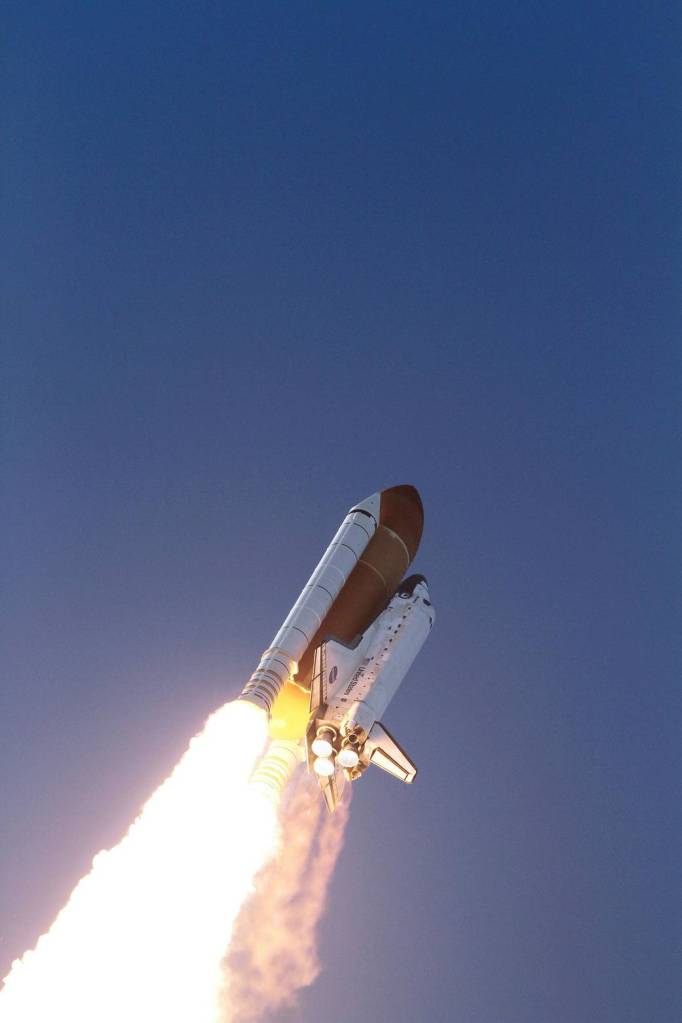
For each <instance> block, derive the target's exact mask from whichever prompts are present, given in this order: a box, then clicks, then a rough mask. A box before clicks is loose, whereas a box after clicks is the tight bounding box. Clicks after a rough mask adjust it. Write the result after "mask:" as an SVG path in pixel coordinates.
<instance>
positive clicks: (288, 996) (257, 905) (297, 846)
mask: <svg viewBox="0 0 682 1023" xmlns="http://www.w3.org/2000/svg"><path fill="white" fill-rule="evenodd" d="M346 788H347V792H348V795H347V796H346V798H345V799H344V801H343V802H342V803H341V805H340V806H339V807H338V809H337V810H336V812H335V813H334V814H332V815H331V816H329V815H328V814H327V811H326V809H325V808H324V803H323V801H322V799H321V798H320V793H319V789H318V788H317V785H313V786H312V787H311V786H310V784H308V780H307V779H306V778H305V776H303V777H299V778H298V779H297V781H296V782H294V786H293V788H292V790H291V793H290V798H289V800H288V801H287V802H286V803H285V805H284V806H283V808H282V811H281V827H282V836H281V842H280V844H279V848H278V851H277V853H276V855H275V857H274V859H272V860H271V861H270V863H269V864H268V865H267V866H266V867H265V868H264V870H263V871H262V873H261V874H260V875H259V877H258V878H257V879H256V887H255V891H254V893H253V895H252V896H251V898H250V899H249V900H248V901H247V902H246V903H245V905H244V908H243V909H242V912H241V913H240V915H239V917H238V919H237V923H236V925H235V930H234V933H233V936H232V942H231V944H230V950H229V954H228V957H227V960H226V969H227V973H228V983H227V988H226V993H225V999H224V1016H223V1019H224V1021H225V1023H227V1021H229V1023H251V1021H254V1020H259V1019H263V1018H265V1016H267V1014H268V1013H270V1012H272V1011H274V1010H276V1009H280V1008H283V1007H291V1006H293V1005H295V1002H296V996H297V993H298V992H299V991H300V989H301V988H304V987H308V986H309V985H310V984H312V983H313V981H314V980H315V979H316V977H317V976H318V974H319V972H320V964H319V959H318V952H317V927H318V924H319V921H320V917H321V916H322V913H323V911H324V908H325V904H326V899H327V890H328V887H329V882H330V880H331V876H332V873H333V871H334V867H335V865H336V861H337V858H338V855H339V852H340V851H341V846H342V844H343V838H344V832H345V827H346V823H347V820H348V812H349V804H350V786H347V787H346Z"/></svg>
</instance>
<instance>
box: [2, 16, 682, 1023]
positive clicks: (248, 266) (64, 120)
mask: <svg viewBox="0 0 682 1023" xmlns="http://www.w3.org/2000/svg"><path fill="white" fill-rule="evenodd" d="M4 35H5V42H4V51H5V52H4V61H3V65H4V69H3V72H2V74H3V97H4V98H3V101H2V112H3V119H4V127H5V132H4V134H5V138H6V141H7V143H8V145H7V146H6V151H5V158H4V160H3V169H2V176H3V193H4V196H5V202H4V203H3V213H2V236H3V242H2V247H3V250H4V254H5V257H6V265H5V270H4V272H3V288H4V294H5V302H4V313H3V320H4V327H3V331H2V333H3V336H4V341H3V346H2V385H1V386H2V406H3V425H2V461H3V473H2V475H3V510H2V533H1V535H2V552H1V553H2V564H3V572H2V575H3V582H4V586H3V596H2V601H3V618H4V621H5V630H6V641H5V642H3V645H2V646H3V649H2V654H1V655H0V657H1V661H0V672H1V675H0V679H1V689H0V700H1V704H0V796H1V798H2V807H3V822H4V823H3V827H2V829H1V832H0V920H2V924H1V926H0V967H2V972H4V969H5V967H7V966H8V965H9V962H10V961H11V959H12V958H13V957H14V956H15V955H17V954H19V953H21V952H22V951H23V950H24V948H25V947H27V946H28V945H30V944H32V943H33V941H34V940H35V937H36V936H37V934H38V933H39V932H40V931H42V930H44V929H45V928H46V927H47V926H48V925H49V923H50V921H51V919H52V918H53V916H54V914H55V912H56V911H57V909H58V908H59V907H60V905H61V904H62V903H63V902H64V900H65V898H66V896H67V895H68V893H69V891H70V890H71V888H72V886H73V884H74V883H75V882H76V880H77V879H78V878H79V877H80V876H81V875H82V874H83V872H84V871H85V870H86V869H87V867H88V865H89V862H90V859H91V857H92V855H93V853H94V852H95V851H97V850H98V849H99V848H101V847H102V846H105V845H108V844H111V843H113V842H115V841H116V840H117V839H118V837H120V835H121V834H122V832H123V831H124V830H125V828H126V827H127V824H128V823H129V821H130V820H131V819H132V817H133V815H134V814H135V812H136V810H137V808H138V806H139V804H140V803H141V801H142V800H143V799H144V798H145V797H146V796H147V795H148V794H149V793H150V792H151V791H152V789H153V788H154V787H155V785H156V784H158V782H159V781H160V780H161V779H162V778H163V777H164V776H165V775H166V774H167V773H168V771H169V769H170V768H171V767H172V765H173V764H174V763H175V761H176V760H177V758H178V756H179V755H180V754H181V752H182V750H183V749H184V747H185V744H186V742H187V740H188V738H189V737H190V736H191V735H192V734H193V733H194V732H195V731H196V730H197V729H198V728H199V727H200V725H201V723H202V721H203V720H204V718H205V717H206V716H207V714H208V713H209V712H210V711H211V710H212V709H213V708H215V707H216V706H217V705H219V704H220V703H221V702H222V701H223V700H224V699H226V698H230V697H232V696H234V695H236V694H237V692H238V691H239V689H240V688H241V685H242V684H243V682H244V680H245V679H246V678H247V677H248V675H249V674H250V672H251V671H252V670H253V667H254V665H255V663H256V662H257V659H258V656H259V654H260V652H261V650H262V649H263V648H264V647H265V645H266V644H267V643H268V642H269V640H270V638H271V636H272V635H273V633H274V632H275V630H276V628H277V627H278V625H279V623H280V621H281V620H282V618H283V617H284V615H285V614H286V612H287V610H288V609H289V607H290V605H291V603H292V602H293V600H294V598H295V597H296V595H297V594H298V592H299V590H300V588H301V585H302V584H303V583H304V582H305V580H306V578H307V576H308V574H309V572H310V570H311V569H312V567H313V566H314V564H315V563H316V561H317V559H318V557H319V555H320V553H321V552H322V550H323V549H324V547H325V546H326V544H327V543H328V541H329V539H330V537H331V535H332V534H333V532H334V531H335V529H336V527H337V525H338V523H339V521H340V519H341V518H342V517H343V514H344V513H345V511H346V509H347V508H348V507H349V506H350V505H351V504H353V503H354V502H355V501H357V500H358V499H360V498H362V497H365V496H366V495H368V494H369V493H372V492H373V491H375V490H377V489H380V488H382V487H385V486H390V485H393V484H396V483H402V482H410V483H414V484H415V485H416V486H417V487H418V488H419V489H420V491H421V493H422V496H423V500H424V504H425V510H426V525H425V532H424V539H423V543H422V548H421V551H420V553H419V555H418V557H417V560H416V562H415V568H416V570H418V571H422V572H424V573H425V574H426V575H427V576H428V579H429V583H430V587H431V592H432V596H433V600H434V603H435V605H436V608H437V614H438V620H437V625H436V628H435V629H434V632H433V634H432V636H431V638H430V639H429V642H428V643H427V645H426V647H425V648H424V651H423V652H422V654H421V656H420V658H419V659H418V661H417V662H416V664H415V666H414V668H413V669H412V671H411V674H410V676H409V678H408V680H407V682H406V684H405V685H404V687H403V689H402V690H401V691H400V693H399V695H398V697H397V698H396V700H395V702H394V704H393V705H392V706H391V708H390V710H389V713H388V715H387V724H388V727H389V728H390V729H391V731H392V732H394V734H395V735H396V737H397V738H398V739H399V740H400V741H401V742H402V743H403V744H404V745H405V747H406V748H407V749H408V750H409V752H410V753H411V754H412V755H413V756H414V759H415V760H416V762H417V763H418V765H419V767H420V775H419V779H418V784H417V785H416V786H415V787H413V788H412V789H409V788H406V787H401V786H399V785H397V784H394V783H392V781H391V780H390V779H388V778H387V777H385V776H380V777H367V779H366V780H363V782H362V783H361V785H359V786H358V788H357V791H356V798H355V800H354V805H353V813H352V820H351V823H350V828H349V835H348V840H347V845H346V848H345V850H344V852H343V855H342V858H341V861H340V864H339V867H338V870H337V874H336V878H335V881H334V886H333V891H332V897H331V905H330V909H329V913H328V916H327V918H326V919H325V922H324V925H323V929H322V934H321V943H322V956H323V961H324V963H325V971H324V973H323V974H322V976H321V978H320V979H319V981H318V982H317V984H316V985H315V987H314V988H313V989H312V990H310V991H308V992H306V993H305V995H304V996H303V998H302V1003H301V1009H300V1012H299V1013H298V1014H296V1015H295V1016H292V1017H291V1018H292V1019H294V1018H295V1019H296V1020H297V1021H298V1020H300V1021H301V1023H312V1021H314V1020H318V1019H319V1018H321V1016H322V1015H324V1018H325V1019H327V1020H329V1021H330V1023H333V1021H335V1020H339V1021H341V1020H347V1019H348V1018H356V1017H355V1016H354V1015H353V1012H354V1011H355V1010H353V1012H351V1016H350V1017H349V1015H348V1011H349V1010H348V1000H349V998H350V999H351V1000H352V1004H353V1005H360V1006H361V1007H362V1016H363V1017H365V1016H366V1017H367V1018H372V1019H375V1020H379V1021H384V1020H385V1021H391V1023H415V1021H418V1020H428V1021H430V1023H547V1021H548V1020H551V1023H628V1021H631V1023H642V1021H644V1020H646V1023H675V1021H676V1020H677V1019H678V1018H679V1007H680V1002H681V1000H682V990H681V989H680V976H682V971H681V970H680V963H679V947H680V930H681V925H682V913H681V911H680V899H679V895H678V892H679V862H680V857H681V854H682V848H681V846H682V843H681V838H682V827H681V821H680V810H679V806H680V795H681V793H680V777H681V773H680V767H681V765H680V756H679V746H680V725H681V724H682V721H681V713H680V712H681V709H682V708H681V705H680V696H679V667H680V653H681V652H682V651H681V650H680V645H681V644H680V627H679V623H680V596H681V590H680V554H681V553H682V551H681V549H680V539H679V522H680V496H681V493H680V492H681V487H680V482H681V481H680V426H681V422H680V384H681V382H682V381H681V373H680V369H681V366H680V362H681V358H680V326H681V317H680V299H679V293H680V251H681V249H680V218H679V209H680V199H681V195H680V176H679V167H680V160H681V159H682V146H681V145H680V133H679V99H680V70H679V48H680V15H679V11H678V10H677V7H676V5H673V4H671V3H661V4H657V5H654V6H653V7H646V8H645V7H644V6H642V5H638V4H631V3H624V4H621V5H618V6H617V7H616V6H614V5H613V4H604V3H589V4H587V3H578V4H573V5H558V4H548V5H547V4H544V5H540V4H532V3H529V4H524V5H509V4H500V3H477V4H471V3H461V4H456V5H455V4H440V3H436V4H427V5H423V4H415V3H401V2H398V3H393V4H386V3H376V4H372V5H361V4H355V3H348V4H344V5H320V4H313V3H291V4H273V3H264V4H261V5H253V4H244V3H235V4H231V5H224V4H219V3H197V4H191V5H190V4H178V3H169V4H164V5H155V4H146V3H141V4H137V5H133V6H120V5H114V4H106V3H104V4H96V5H92V4H75V3H67V4H62V5H59V6H56V5H53V4H40V3H39V4H33V5H30V7H29V6H24V5H13V6H11V7H10V8H9V9H8V10H7V11H6V14H5V32H4ZM378 773H379V772H376V774H378ZM676 957H677V959H676ZM285 1018H287V1019H288V1018H289V1017H285V1016H283V1017H282V1020H284V1019H285Z"/></svg>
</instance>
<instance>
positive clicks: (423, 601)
mask: <svg viewBox="0 0 682 1023" xmlns="http://www.w3.org/2000/svg"><path fill="white" fill-rule="evenodd" d="M423 525H424V511H423V506H422V502H421V498H420V497H419V494H418V492H417V490H416V489H415V488H414V487H413V486H408V485H402V486H396V487H390V488H389V489H387V490H382V491H380V492H378V493H376V494H372V496H371V497H368V498H367V499H366V500H364V501H361V502H360V503H359V504H357V505H354V506H353V507H352V508H351V509H350V511H349V512H348V514H347V515H346V517H345V519H344V520H343V522H342V523H341V526H340V527H339V529H338V531H337V533H336V535H335V537H334V539H333V540H332V542H331V543H330V545H329V547H328V548H327V550H326V551H325V553H324V555H323V557H322V560H321V561H320V563H319V564H318V566H317V568H316V569H315V571H314V572H313V574H312V575H311V577H310V579H309V580H308V582H307V584H306V586H305V587H304V589H303V591H302V593H301V595H300V596H299V598H298V600H297V601H296V603H295V604H294V606H293V608H292V609H291V611H290V612H289V615H288V616H287V618H286V620H285V621H284V624H283V625H282V627H281V628H280V630H279V631H278V633H277V635H276V636H275V638H274V639H273V641H272V644H271V645H270V646H269V647H268V649H267V650H266V651H265V652H264V653H263V655H262V657H261V660H260V663H259V664H258V667H257V668H256V670H255V671H254V673H253V675H252V676H251V678H250V679H249V681H248V682H247V684H246V686H245V687H244V689H243V691H242V694H241V697H240V699H242V700H246V701H248V702H251V703H254V704H256V705H257V706H260V707H262V708H263V709H264V710H265V711H266V712H267V714H268V716H269V719H270V725H269V729H270V736H271V740H272V743H271V755H270V757H269V759H268V764H267V765H266V766H264V767H263V770H264V771H266V772H267V771H270V773H271V774H272V775H273V777H275V776H276V775H277V772H278V771H279V772H280V774H281V776H282V777H284V775H285V774H286V772H287V771H288V770H290V769H291V766H292V765H293V764H294V762H296V761H300V760H302V761H304V762H305V763H306V764H307V766H308V770H309V771H310V772H312V773H313V774H314V775H315V777H316V778H317V781H318V783H319V786H320V788H321V790H322V795H323V796H324V799H325V802H326V804H327V808H328V809H329V811H330V812H333V811H334V810H335V808H336V806H337V805H338V802H339V799H340V797H341V792H342V790H343V786H344V784H346V783H347V782H354V781H356V780H357V779H358V778H360V777H361V776H362V774H363V773H364V772H365V771H366V770H367V768H368V767H369V766H370V764H374V765H375V766H376V767H379V768H381V769H382V770H383V771H386V772H388V774H391V775H393V777H394V778H397V779H398V780H400V781H402V782H405V783H406V784H408V785H409V784H411V783H412V782H413V781H414V779H415V777H416V774H417V768H416V767H415V765H414V764H413V762H412V761H411V760H410V758H409V756H408V755H407V753H406V752H405V751H404V750H403V749H402V747H401V746H400V745H399V744H398V742H397V741H396V740H395V739H394V738H393V736H392V735H391V734H390V732H389V731H388V729H387V728H386V726H385V725H384V723H383V717H384V713H385V711H386V709H387V707H388V705H389V703H390V702H391V700H392V699H393V697H394V696H395V694H396V692H397V691H398V689H399V687H400V685H401V683H402V681H403V679H404V678H405V676H406V674H407V672H408V671H409V669H410V667H411V666H412V663H413V661H414V660H415V658H416V656H417V654H418V653H419V651H420V650H421V648H422V646H423V644H424V642H425V640H426V637H427V636H428V634H429V632H430V631H431V628H432V626H433V622H434V618H435V613H434V609H433V605H432V603H431V598H430V595H429V589H428V586H427V583H426V579H425V578H424V576H423V575H407V571H408V568H409V566H410V565H411V563H412V561H413V559H414V557H415V555H416V553H417V549H418V547H419V542H420V540H421V535H422V530H423Z"/></svg>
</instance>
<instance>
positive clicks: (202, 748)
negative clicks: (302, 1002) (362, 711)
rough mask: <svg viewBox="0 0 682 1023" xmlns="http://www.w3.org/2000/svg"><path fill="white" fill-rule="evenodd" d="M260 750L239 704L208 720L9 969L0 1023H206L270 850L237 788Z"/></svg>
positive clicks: (263, 811)
mask: <svg viewBox="0 0 682 1023" xmlns="http://www.w3.org/2000/svg"><path fill="white" fill-rule="evenodd" d="M266 737H267V721H266V717H265V714H264V712H262V711H261V710H259V709H258V708H257V707H255V706H254V705H252V704H250V703H246V702H240V701H236V702H234V703H229V704H226V705H225V706H224V707H222V708H221V709H220V710H218V711H217V712H216V713H215V714H213V715H212V716H211V717H210V718H209V719H208V721H207V722H206V725H205V727H204V729H203V731H202V732H201V733H200V734H199V735H197V736H195V738H194V739H192V741H191V743H190V745H189V749H188V750H187V752H186V753H185V755H184V756H183V757H182V759H181V760H180V762H179V763H178V765H177V767H176V768H175V769H174V771H173V773H172V774H171V775H170V777H169V778H168V779H167V780H166V781H165V782H163V784H162V785H161V786H160V787H159V788H158V789H157V791H156V792H155V793H154V795H153V796H152V797H151V798H150V799H149V800H148V802H147V803H146V804H145V806H144V807H143V809H142V812H141V814H140V816H139V817H138V818H137V820H136V821H135V822H134V824H133V825H132V826H131V828H130V830H129V831H128V833H127V834H126V836H125V837H124V838H123V839H122V840H121V842H120V843H119V844H118V845H117V846H115V847H114V848H113V849H110V850H108V851H104V852H101V853H99V854H98V855H97V856H95V858H94V860H93V866H92V870H91V871H90V873H89V874H87V875H86V876H85V877H84V878H83V879H82V880H81V881H80V882H79V883H78V885H77V886H76V888H75V889H74V891H73V892H72V894H71V897H70V898H69V901H68V902H67V904H66V905H65V907H64V908H63V909H62V910H61V912H60V913H59V915H58V916H57V918H56V920H55V921H54V923H53V924H52V926H51V928H50V929H49V931H48V932H47V933H46V934H44V935H43V936H42V937H41V938H40V939H39V940H38V943H37V945H36V947H35V949H33V950H32V951H29V952H26V953H25V955H24V956H23V958H22V959H21V960H17V961H15V962H14V964H13V965H12V968H11V970H10V973H9V974H8V976H7V977H6V979H5V985H4V987H3V988H2V990H0V1020H1V1021H2V1023H39V1021H45V1020H64V1021H66V1020H68V1021H69V1023H93V1021H95V1020H96V1021H97V1023H158V1021H161V1020H163V1023H188V1021H189V1020H191V1021H192V1023H215V1021H216V1020H217V1019H218V1018H219V1004H220V1000H221V997H222V995H221V988H222V985H223V977H224V973H223V967H222V966H221V963H222V960H223V958H224V956H225V953H226V950H227V947H228V945H229V941H230V936H231V933H232V927H233V924H234V921H235V919H236V917H237V914H238V912H239V910H240V908H241V906H242V903H243V902H244V901H245V899H246V897H247V896H248V894H249V893H250V891H251V889H252V886H253V879H254V876H255V874H256V873H257V872H258V871H259V870H260V869H261V868H262V867H263V865H264V864H265V863H266V862H267V861H268V860H269V858H270V857H271V856H272V854H273V852H274V850H275V846H276V842H277V811H276V809H275V807H274V806H273V805H272V803H271V802H269V801H268V800H267V799H265V798H263V796H262V795H261V794H259V793H258V791H255V790H254V789H253V788H250V787H249V785H248V781H249V776H250V774H251V772H252V770H253V767H254V764H255V762H256V760H257V758H258V756H259V754H260V753H261V752H262V750H263V746H264V744H265V741H266ZM223 1012H224V1008H223ZM223 1018H224V1016H223Z"/></svg>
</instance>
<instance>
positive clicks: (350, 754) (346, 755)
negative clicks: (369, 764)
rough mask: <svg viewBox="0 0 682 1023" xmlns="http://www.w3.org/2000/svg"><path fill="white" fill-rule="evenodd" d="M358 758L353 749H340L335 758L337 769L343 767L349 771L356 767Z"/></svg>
mask: <svg viewBox="0 0 682 1023" xmlns="http://www.w3.org/2000/svg"><path fill="white" fill-rule="evenodd" d="M359 760H360V757H359V756H358V755H357V753H356V752H355V750H354V749H342V750H341V752H340V753H339V755H338V756H337V758H336V763H337V764H338V765H339V767H345V768H347V769H348V770H351V769H352V768H353V767H357V766H358V761H359Z"/></svg>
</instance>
